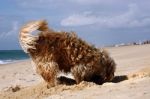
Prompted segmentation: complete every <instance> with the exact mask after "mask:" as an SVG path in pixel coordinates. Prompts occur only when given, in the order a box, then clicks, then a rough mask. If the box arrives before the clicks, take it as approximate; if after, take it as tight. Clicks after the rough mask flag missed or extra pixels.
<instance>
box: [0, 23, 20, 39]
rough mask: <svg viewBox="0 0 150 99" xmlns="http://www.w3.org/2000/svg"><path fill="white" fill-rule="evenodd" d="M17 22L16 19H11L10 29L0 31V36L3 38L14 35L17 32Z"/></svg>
mask: <svg viewBox="0 0 150 99" xmlns="http://www.w3.org/2000/svg"><path fill="white" fill-rule="evenodd" d="M18 29H19V28H18V22H17V21H13V22H12V29H11V30H10V31H8V32H2V33H1V34H0V38H1V39H2V38H3V39H4V38H10V37H11V36H12V37H14V35H17V34H18V32H17V31H18Z"/></svg>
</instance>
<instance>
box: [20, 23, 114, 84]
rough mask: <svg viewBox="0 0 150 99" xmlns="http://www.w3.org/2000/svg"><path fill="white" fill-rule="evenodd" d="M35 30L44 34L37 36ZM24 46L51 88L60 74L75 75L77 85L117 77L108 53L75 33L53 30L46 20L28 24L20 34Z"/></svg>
mask: <svg viewBox="0 0 150 99" xmlns="http://www.w3.org/2000/svg"><path fill="white" fill-rule="evenodd" d="M35 30H39V31H41V32H40V33H39V34H37V35H36V36H33V35H32V34H31V33H32V32H33V31H35ZM20 44H21V46H22V48H23V50H24V51H25V52H26V53H28V54H29V55H30V56H31V58H32V61H33V63H34V65H35V66H36V72H37V73H38V74H40V75H41V76H42V77H43V79H44V80H45V81H46V82H47V83H48V84H49V85H50V86H55V85H57V83H58V82H57V75H58V73H59V72H60V71H63V72H65V73H69V72H71V73H72V74H73V76H74V78H75V81H76V82H77V83H80V82H81V81H83V80H84V81H95V82H97V83H99V84H101V83H103V82H106V81H111V80H112V79H113V77H114V72H115V68H116V65H115V62H114V60H113V59H112V58H111V57H110V56H109V54H108V53H107V52H106V51H105V50H103V49H97V48H95V47H94V46H91V45H89V44H88V43H86V42H85V41H83V40H81V39H80V38H78V37H77V35H76V34H75V33H68V32H57V31H54V30H52V29H49V28H48V27H47V23H46V21H43V20H41V21H34V22H30V23H28V24H27V25H25V26H24V27H23V28H22V29H21V31H20Z"/></svg>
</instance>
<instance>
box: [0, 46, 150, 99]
mask: <svg viewBox="0 0 150 99" xmlns="http://www.w3.org/2000/svg"><path fill="white" fill-rule="evenodd" d="M106 49H107V50H108V51H109V53H110V55H111V56H112V57H113V58H114V60H115V62H116V63H117V69H116V72H115V78H114V80H113V81H112V82H107V83H104V84H102V85H96V84H95V83H92V82H84V81H83V82H81V83H80V84H78V85H76V84H73V83H72V84H73V85H65V84H60V85H58V86H56V87H52V88H49V89H48V88H47V87H46V84H45V82H44V81H43V80H42V78H41V77H40V76H39V75H37V74H36V73H35V71H34V70H33V68H32V66H31V63H30V60H25V61H20V62H16V63H12V64H6V65H0V99H77V98H78V99H100V98H101V99H150V44H147V45H135V46H123V47H110V48H106ZM69 77H71V75H69Z"/></svg>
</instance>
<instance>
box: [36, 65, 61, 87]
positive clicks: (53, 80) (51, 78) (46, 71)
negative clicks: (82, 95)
mask: <svg viewBox="0 0 150 99" xmlns="http://www.w3.org/2000/svg"><path fill="white" fill-rule="evenodd" d="M37 71H38V73H39V74H40V75H41V76H42V77H43V79H44V80H45V81H46V82H47V87H48V88H49V87H53V86H55V85H57V74H58V72H59V67H58V64H57V63H56V62H47V63H44V64H41V65H39V66H38V68H37Z"/></svg>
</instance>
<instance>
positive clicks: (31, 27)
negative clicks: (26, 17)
mask: <svg viewBox="0 0 150 99" xmlns="http://www.w3.org/2000/svg"><path fill="white" fill-rule="evenodd" d="M36 30H39V31H47V30H48V26H47V22H46V21H45V20H39V21H33V22H29V23H28V24H26V25H24V26H23V27H22V28H21V30H20V36H19V41H20V45H21V47H22V49H23V50H24V51H25V52H26V53H28V49H35V44H36V42H35V41H36V40H38V36H34V35H32V34H31V33H32V32H33V31H36Z"/></svg>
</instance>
